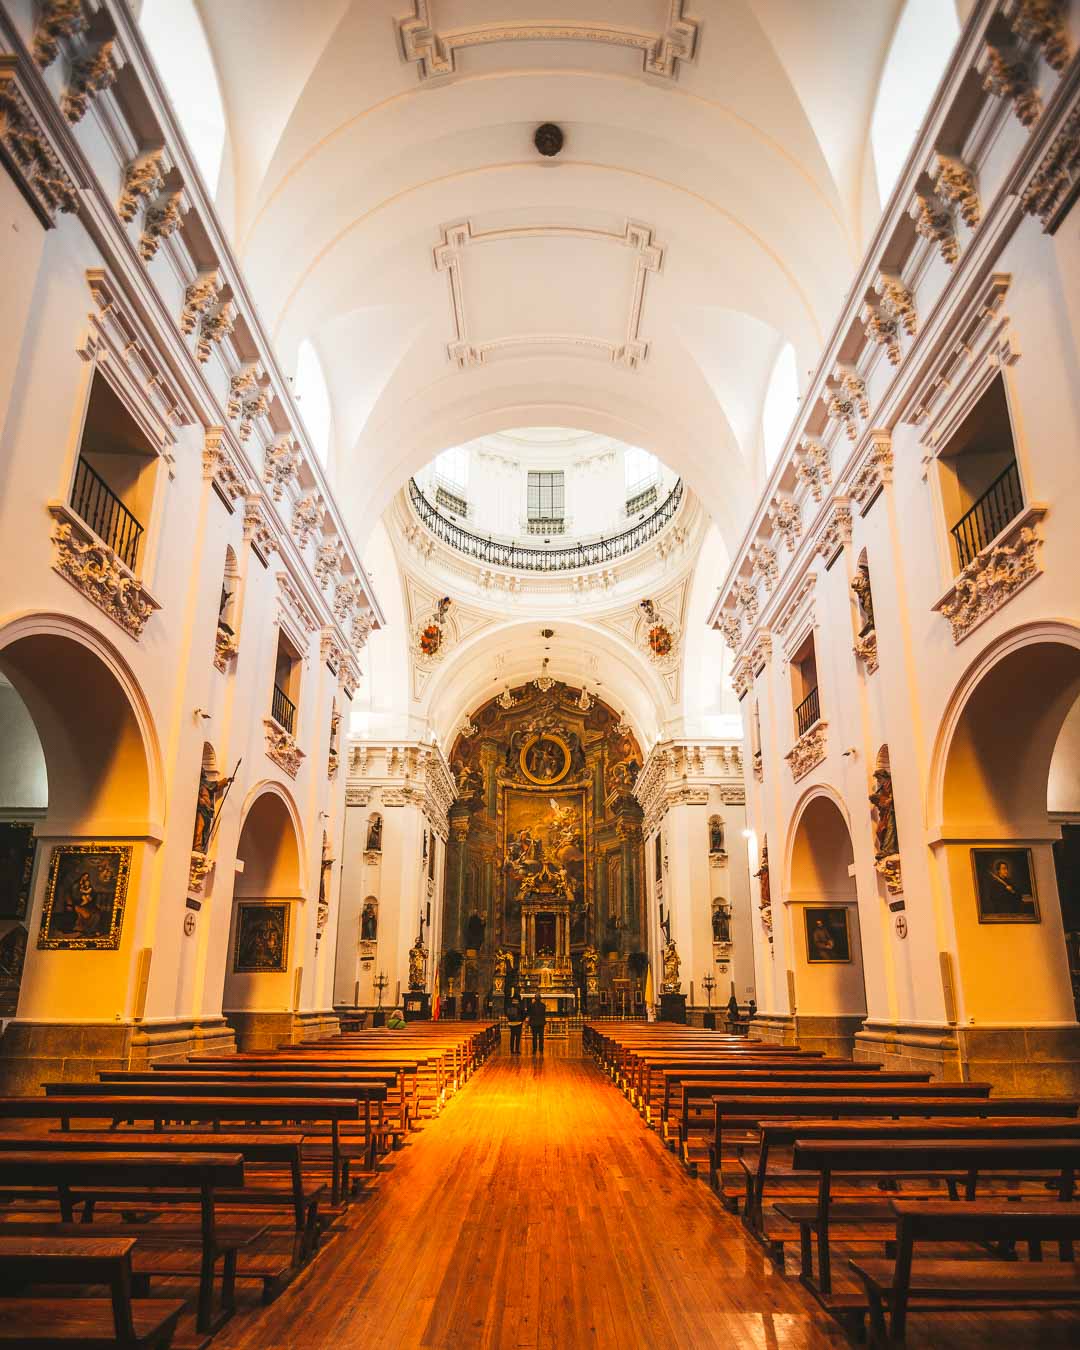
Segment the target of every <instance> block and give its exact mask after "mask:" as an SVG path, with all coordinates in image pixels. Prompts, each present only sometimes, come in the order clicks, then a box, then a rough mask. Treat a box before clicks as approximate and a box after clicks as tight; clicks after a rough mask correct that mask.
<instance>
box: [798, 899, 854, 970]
mask: <svg viewBox="0 0 1080 1350" xmlns="http://www.w3.org/2000/svg"><path fill="white" fill-rule="evenodd" d="M803 916H804V921H805V923H806V959H807V961H808V962H809V963H810V964H811V965H826V964H828V963H830V962H832V963H837V962H839V963H843V962H845V961H850V960H851V928H850V926H849V919H848V911H847V906H846V905H830V906H829V907H828V908H817V907H814V908H811V907H810V906H807V908H806V909H804V910H803Z"/></svg>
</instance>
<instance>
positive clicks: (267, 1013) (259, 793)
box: [223, 784, 305, 1049]
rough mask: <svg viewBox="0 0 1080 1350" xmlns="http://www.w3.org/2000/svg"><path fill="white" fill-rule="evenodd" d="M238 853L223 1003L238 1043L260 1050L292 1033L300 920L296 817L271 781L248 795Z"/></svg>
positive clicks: (302, 920)
mask: <svg viewBox="0 0 1080 1350" xmlns="http://www.w3.org/2000/svg"><path fill="white" fill-rule="evenodd" d="M236 856H237V861H238V864H239V866H238V868H237V873H236V882H235V884H234V887H233V903H232V915H231V920H230V924H229V952H228V959H227V963H226V974H225V990H224V998H223V1008H224V1012H225V1016H226V1017H227V1018H228V1020H229V1022H230V1023H231V1024H232V1026H233V1028H234V1030H235V1031H236V1036H237V1042H238V1044H239V1045H240V1046H241V1048H243V1049H250V1048H255V1049H265V1048H269V1047H270V1046H273V1045H275V1044H277V1042H278V1041H279V1040H287V1039H288V1038H289V1036H290V1035H291V1029H292V1013H293V1011H294V1010H295V1007H296V1002H297V1000H296V989H295V987H294V985H295V982H296V977H297V968H298V966H299V964H300V961H301V959H302V951H303V938H304V933H303V929H304V923H305V913H304V910H305V907H304V905H303V903H302V901H303V898H304V888H303V867H302V861H301V860H302V858H303V856H304V854H303V843H302V838H301V834H300V829H299V822H298V816H297V813H296V808H295V806H294V804H293V803H292V802H291V801H290V800H289V799H288V798H287V797H286V796H285V794H284V793H283V792H282V791H281V790H280V789H279V788H277V786H276V785H273V784H263V785H261V786H260V787H259V788H256V789H255V790H254V791H253V793H252V794H251V796H250V797H249V799H248V804H247V807H246V810H245V812H244V816H243V825H242V827H241V830H240V839H239V842H238V843H237V848H236ZM241 869H242V870H241Z"/></svg>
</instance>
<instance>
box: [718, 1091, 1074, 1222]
mask: <svg viewBox="0 0 1080 1350" xmlns="http://www.w3.org/2000/svg"><path fill="white" fill-rule="evenodd" d="M937 1086H938V1088H939V1090H940V1093H941V1095H939V1096H935V1097H927V1096H923V1095H922V1094H920V1095H919V1096H917V1097H912V1096H904V1095H900V1094H897V1095H896V1096H890V1097H878V1096H863V1095H858V1094H855V1095H852V1096H851V1097H848V1098H836V1097H831V1096H830V1097H822V1096H818V1095H815V1094H813V1093H807V1092H801V1091H800V1092H797V1093H791V1094H788V1095H786V1096H769V1095H762V1094H761V1093H753V1092H739V1093H735V1094H731V1095H728V1094H720V1095H717V1096H714V1097H713V1099H712V1102H713V1142H712V1146H711V1148H710V1149H709V1181H710V1184H711V1185H712V1186H713V1187H714V1189H716V1190H717V1192H718V1193H719V1194H720V1196H721V1198H722V1199H723V1200H724V1202H725V1203H726V1204H727V1205H728V1208H734V1207H735V1206H734V1205H733V1203H732V1202H733V1196H732V1195H731V1194H730V1193H728V1191H727V1190H726V1187H725V1183H724V1174H723V1160H724V1156H725V1155H724V1141H725V1131H727V1132H728V1133H730V1132H731V1130H732V1129H735V1130H739V1131H741V1132H744V1133H745V1131H746V1130H747V1129H748V1128H749V1129H752V1130H754V1131H756V1130H757V1129H758V1128H759V1126H760V1125H761V1123H763V1122H764V1121H766V1120H774V1119H775V1120H786V1119H796V1120H807V1121H817V1120H843V1119H846V1118H862V1119H865V1118H868V1117H871V1116H873V1117H875V1118H879V1119H882V1120H890V1119H893V1120H900V1119H904V1118H909V1117H915V1116H922V1117H929V1116H932V1117H935V1118H940V1117H942V1116H979V1117H988V1118H993V1117H995V1116H1047V1117H1055V1116H1057V1117H1063V1118H1069V1119H1075V1117H1076V1112H1077V1107H1076V1104H1075V1103H1072V1102H1054V1101H1049V1100H1047V1099H1046V1098H1043V1097H996V1098H995V1097H983V1098H978V1099H975V1100H973V1099H972V1098H970V1097H966V1096H964V1095H962V1094H961V1095H958V1096H951V1095H948V1093H949V1089H950V1086H951V1085H950V1084H948V1083H939V1084H938V1085H937ZM755 1142H756V1141H755ZM765 1161H766V1162H767V1157H766V1159H765Z"/></svg>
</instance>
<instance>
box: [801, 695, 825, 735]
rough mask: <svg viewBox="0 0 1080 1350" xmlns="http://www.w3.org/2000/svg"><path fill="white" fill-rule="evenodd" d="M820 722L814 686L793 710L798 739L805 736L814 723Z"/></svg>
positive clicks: (817, 699)
mask: <svg viewBox="0 0 1080 1350" xmlns="http://www.w3.org/2000/svg"><path fill="white" fill-rule="evenodd" d="M820 721H821V702H820V700H819V698H818V691H817V686H816V685H815V686H814V688H813V689H811V690H810V692H809V693H808V694H807V696H806V697H805V698H804V699H803V701H802V702H801V703H800V704H799V706H798V707H797V708H796V709H795V725H796V727H797V728H798V731H799V736H800V738H801V737H803V736H805V735H806V733H807V732H808V731H809V730H810V728H811V727H812V726H813V725H814V723H815V722H820Z"/></svg>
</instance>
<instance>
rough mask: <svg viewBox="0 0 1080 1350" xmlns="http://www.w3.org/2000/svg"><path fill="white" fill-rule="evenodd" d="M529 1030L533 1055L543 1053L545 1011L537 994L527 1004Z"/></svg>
mask: <svg viewBox="0 0 1080 1350" xmlns="http://www.w3.org/2000/svg"><path fill="white" fill-rule="evenodd" d="M528 1016H529V1030H530V1031H531V1032H532V1048H533V1054H534V1055H542V1054H543V1053H544V1024H545V1023H546V1022H547V1009H546V1008H545V1007H544V1002H543V1000H542V999H541V997H540V995H539V994H537V995H536V996H535V997H534V999H533V1001H532V1002H531V1003H530V1004H529V1014H528Z"/></svg>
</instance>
